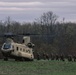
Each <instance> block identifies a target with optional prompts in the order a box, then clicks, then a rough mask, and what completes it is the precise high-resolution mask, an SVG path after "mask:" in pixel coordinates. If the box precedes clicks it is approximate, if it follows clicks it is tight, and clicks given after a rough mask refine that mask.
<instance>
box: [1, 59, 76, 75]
mask: <svg viewBox="0 0 76 75" xmlns="http://www.w3.org/2000/svg"><path fill="white" fill-rule="evenodd" d="M0 75H76V62H68V61H64V62H63V61H51V60H49V61H48V60H39V61H38V60H35V61H32V62H21V61H20V62H18V61H13V60H9V61H3V60H0Z"/></svg>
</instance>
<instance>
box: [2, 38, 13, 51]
mask: <svg viewBox="0 0 76 75" xmlns="http://www.w3.org/2000/svg"><path fill="white" fill-rule="evenodd" d="M12 42H13V40H12V39H9V38H8V39H7V40H6V42H5V43H4V44H3V46H2V50H11V49H12Z"/></svg>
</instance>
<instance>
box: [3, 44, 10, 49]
mask: <svg viewBox="0 0 76 75" xmlns="http://www.w3.org/2000/svg"><path fill="white" fill-rule="evenodd" d="M10 48H11V43H4V45H3V49H10Z"/></svg>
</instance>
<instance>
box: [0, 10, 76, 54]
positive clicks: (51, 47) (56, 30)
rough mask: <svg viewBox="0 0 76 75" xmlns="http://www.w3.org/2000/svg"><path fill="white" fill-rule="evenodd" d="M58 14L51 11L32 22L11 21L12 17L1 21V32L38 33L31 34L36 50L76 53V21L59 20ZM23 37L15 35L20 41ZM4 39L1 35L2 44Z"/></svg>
mask: <svg viewBox="0 0 76 75" xmlns="http://www.w3.org/2000/svg"><path fill="white" fill-rule="evenodd" d="M57 19H58V16H57V15H55V14H54V13H53V12H51V11H49V12H47V13H43V14H42V15H41V17H39V18H38V19H36V20H35V21H34V22H32V23H20V22H16V21H11V19H10V17H8V18H7V20H6V21H5V22H2V21H0V34H4V33H8V32H12V33H14V34H26V33H30V34H37V35H30V37H31V40H32V42H33V43H34V44H35V48H34V52H35V55H36V53H37V52H39V53H41V54H42V53H43V52H46V53H48V54H49V55H50V53H53V54H64V55H69V54H71V55H73V54H76V46H75V45H76V23H71V22H62V23H61V22H58V21H57ZM20 39H21V38H18V37H15V40H17V41H18V42H19V41H20ZM3 42H4V39H3V38H2V37H0V45H2V44H3Z"/></svg>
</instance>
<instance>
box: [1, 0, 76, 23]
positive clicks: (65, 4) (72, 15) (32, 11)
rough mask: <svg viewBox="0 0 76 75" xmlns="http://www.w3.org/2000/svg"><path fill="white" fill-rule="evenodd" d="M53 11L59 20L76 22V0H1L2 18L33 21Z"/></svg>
mask: <svg viewBox="0 0 76 75" xmlns="http://www.w3.org/2000/svg"><path fill="white" fill-rule="evenodd" d="M48 11H52V12H53V13H54V14H56V15H58V16H59V18H58V20H59V21H62V19H63V18H65V22H66V21H71V22H76V0H0V20H3V21H4V20H6V18H7V17H8V16H10V17H11V19H12V20H15V21H19V22H32V21H34V20H35V19H36V18H39V17H40V16H41V14H43V13H44V12H45V13H46V12H48Z"/></svg>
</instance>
